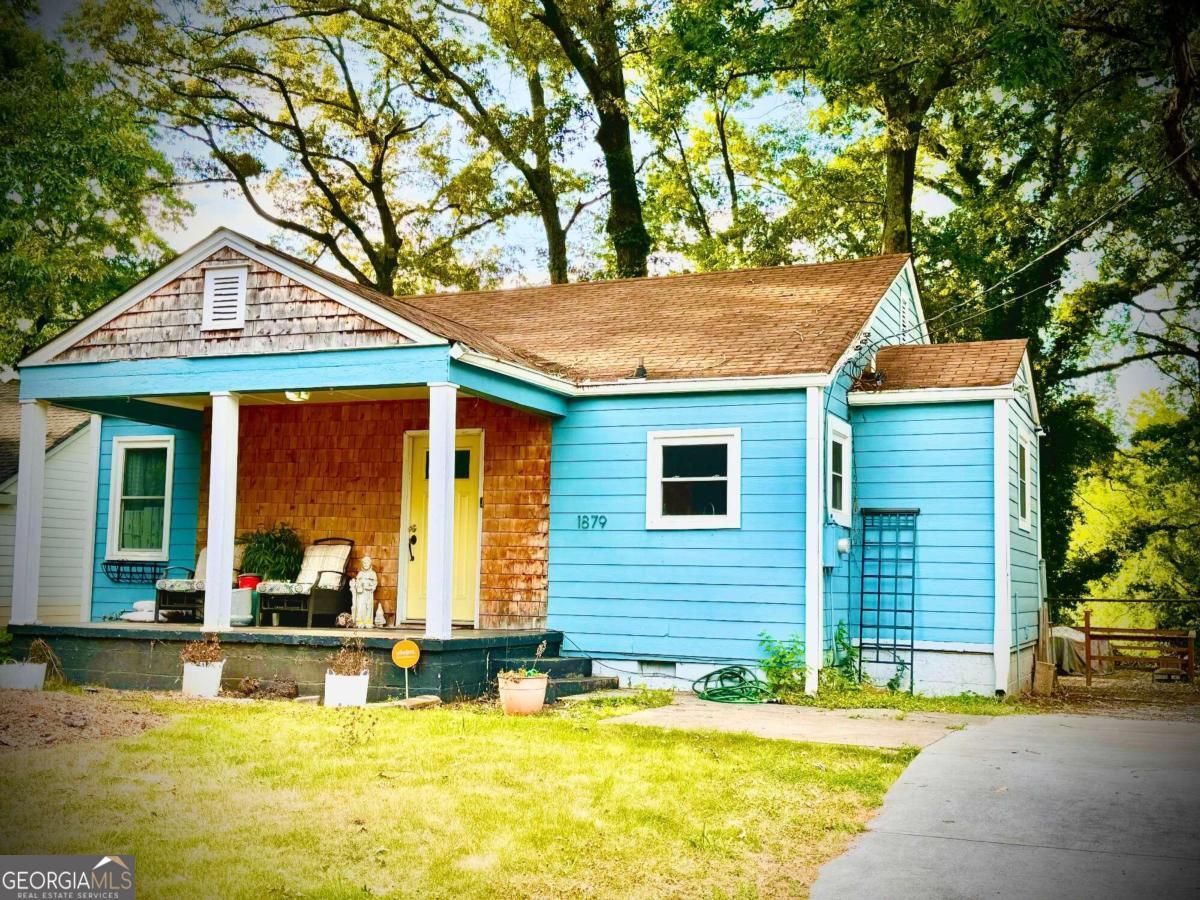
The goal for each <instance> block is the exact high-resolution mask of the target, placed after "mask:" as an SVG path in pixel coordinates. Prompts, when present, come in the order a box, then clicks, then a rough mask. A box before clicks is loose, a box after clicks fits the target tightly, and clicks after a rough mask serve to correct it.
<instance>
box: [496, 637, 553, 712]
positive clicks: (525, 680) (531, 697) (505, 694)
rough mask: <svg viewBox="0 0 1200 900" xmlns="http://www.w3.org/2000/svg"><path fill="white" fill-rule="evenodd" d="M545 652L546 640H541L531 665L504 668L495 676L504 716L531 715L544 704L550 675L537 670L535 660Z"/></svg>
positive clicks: (538, 710)
mask: <svg viewBox="0 0 1200 900" xmlns="http://www.w3.org/2000/svg"><path fill="white" fill-rule="evenodd" d="M545 652H546V642H545V641H542V642H541V643H540V644H538V648H537V652H536V653H535V654H534V662H533V665H532V666H522V667H519V668H516V669H504V670H502V671H501V672H500V673H499V674H498V675H497V676H496V680H497V683H498V684H499V687H500V708H501V709H503V710H504V714H505V715H506V716H528V715H532V714H533V713H536V712H540V711H541V708H542V707H543V706H545V705H546V688H547V687H548V686H549V684H550V675H549V673H548V672H539V671H538V670H537V662H538V660H540V659H541V658H542V654H543V653H545Z"/></svg>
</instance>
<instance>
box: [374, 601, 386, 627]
mask: <svg viewBox="0 0 1200 900" xmlns="http://www.w3.org/2000/svg"><path fill="white" fill-rule="evenodd" d="M386 626H387V616H386V615H384V613H383V604H382V603H378V604H376V605H375V627H376V628H384V627H386Z"/></svg>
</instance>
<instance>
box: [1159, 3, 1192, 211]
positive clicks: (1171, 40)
mask: <svg viewBox="0 0 1200 900" xmlns="http://www.w3.org/2000/svg"><path fill="white" fill-rule="evenodd" d="M1193 22H1194V14H1193V13H1192V12H1191V9H1190V4H1187V3H1184V2H1181V0H1166V2H1165V3H1163V24H1164V26H1165V30H1166V32H1167V44H1168V47H1169V50H1170V62H1171V71H1172V74H1173V76H1174V81H1175V86H1174V87H1173V88H1172V89H1171V90H1170V92H1169V93H1168V94H1167V102H1166V104H1165V105H1164V108H1163V131H1165V132H1166V135H1167V153H1168V155H1169V158H1170V159H1171V160H1172V163H1173V165H1174V168H1175V172H1176V174H1178V176H1179V180H1180V181H1182V182H1183V186H1184V187H1185V188H1186V189H1187V191H1188V193H1189V194H1191V195H1192V199H1193V200H1200V165H1198V164H1197V163H1196V154H1195V152H1194V150H1195V148H1193V147H1192V141H1191V137H1190V136H1189V135H1188V131H1187V115H1188V111H1189V110H1190V109H1191V106H1192V103H1193V101H1194V99H1195V96H1196V66H1195V64H1194V63H1193V61H1192V49H1191V30H1192V25H1193Z"/></svg>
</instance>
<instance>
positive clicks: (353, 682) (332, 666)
mask: <svg viewBox="0 0 1200 900" xmlns="http://www.w3.org/2000/svg"><path fill="white" fill-rule="evenodd" d="M370 663H371V659H370V657H369V656H368V655H367V651H366V648H365V647H364V646H363V641H362V638H361V637H359V636H358V635H351V636H350V637H347V638H345V639H344V640H343V641H342V647H341V649H340V650H338V652H337V653H335V654H333V655H332V656H331V657H329V668H328V669H326V671H325V705H326V706H366V705H367V685H368V683H369V681H370V675H369V674H368V670H369V667H370Z"/></svg>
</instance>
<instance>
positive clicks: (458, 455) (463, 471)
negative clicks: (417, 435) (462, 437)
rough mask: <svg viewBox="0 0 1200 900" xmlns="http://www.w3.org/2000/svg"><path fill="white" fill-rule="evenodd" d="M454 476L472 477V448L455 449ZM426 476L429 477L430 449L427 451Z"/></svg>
mask: <svg viewBox="0 0 1200 900" xmlns="http://www.w3.org/2000/svg"><path fill="white" fill-rule="evenodd" d="M454 477H455V478H470V477H471V451H470V450H455V451H454ZM425 478H426V480H428V478H429V451H428V450H426V451H425Z"/></svg>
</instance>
